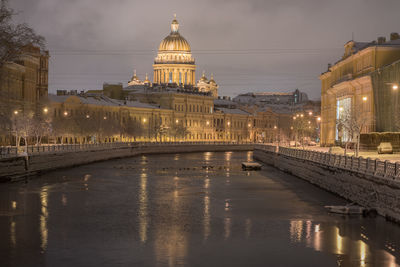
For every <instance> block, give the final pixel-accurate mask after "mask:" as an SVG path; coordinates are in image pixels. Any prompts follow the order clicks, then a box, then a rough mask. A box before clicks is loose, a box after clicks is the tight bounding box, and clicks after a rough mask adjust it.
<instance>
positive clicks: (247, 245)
mask: <svg viewBox="0 0 400 267" xmlns="http://www.w3.org/2000/svg"><path fill="white" fill-rule="evenodd" d="M251 159H252V152H225V153H224V152H214V153H211V152H207V153H185V154H169V155H168V154H162V155H148V156H139V157H133V158H125V159H118V160H111V161H106V162H99V163H95V164H90V165H85V166H80V167H75V168H70V169H62V170H58V171H53V172H50V173H46V174H43V175H41V176H38V177H34V178H33V179H30V180H29V181H28V182H26V183H13V184H0V233H1V238H0V266H324V267H325V266H388V267H394V266H398V264H399V258H400V226H399V225H396V224H393V223H391V222H387V221H386V220H385V219H384V218H382V217H377V218H364V217H361V216H352V217H348V216H341V215H334V214H329V213H327V212H326V210H325V209H324V205H332V204H345V203H346V201H345V200H343V199H341V198H339V197H337V196H335V195H333V194H330V193H328V192H326V191H324V190H322V189H320V188H317V187H315V186H313V185H311V184H309V183H307V182H305V181H303V180H300V179H298V178H296V177H293V176H291V175H288V174H286V173H283V172H281V171H279V170H277V169H275V168H273V167H269V166H263V170H262V171H242V169H241V164H240V163H241V162H242V161H247V160H251Z"/></svg>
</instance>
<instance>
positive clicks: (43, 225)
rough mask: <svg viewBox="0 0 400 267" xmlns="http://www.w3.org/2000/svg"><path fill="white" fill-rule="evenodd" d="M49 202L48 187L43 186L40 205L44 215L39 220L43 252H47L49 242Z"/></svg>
mask: <svg viewBox="0 0 400 267" xmlns="http://www.w3.org/2000/svg"><path fill="white" fill-rule="evenodd" d="M48 200H49V193H48V186H43V187H42V188H41V190H40V205H41V211H42V213H41V214H40V219H39V220H40V222H39V225H40V239H41V245H40V248H41V249H42V252H44V251H46V249H47V240H48V229H47V220H48V217H49V212H48V209H47V207H48Z"/></svg>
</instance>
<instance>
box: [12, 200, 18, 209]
mask: <svg viewBox="0 0 400 267" xmlns="http://www.w3.org/2000/svg"><path fill="white" fill-rule="evenodd" d="M11 208H12V209H13V210H16V209H17V201H11Z"/></svg>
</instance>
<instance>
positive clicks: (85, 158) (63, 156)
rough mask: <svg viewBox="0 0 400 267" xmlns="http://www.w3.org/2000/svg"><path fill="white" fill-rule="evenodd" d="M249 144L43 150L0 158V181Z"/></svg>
mask: <svg viewBox="0 0 400 267" xmlns="http://www.w3.org/2000/svg"><path fill="white" fill-rule="evenodd" d="M253 148H254V146H253V145H252V144H232V143H147V144H139V145H137V144H131V145H126V146H115V147H104V148H101V147H98V146H96V147H95V146H93V147H88V148H85V149H84V150H76V149H75V150H63V151H47V152H46V153H41V154H39V153H37V154H33V155H25V156H23V155H22V156H18V157H13V158H4V159H0V182H15V181H21V180H24V179H26V178H28V177H30V176H34V175H37V174H40V173H43V172H48V171H52V170H56V169H60V168H68V167H74V166H79V165H84V164H90V163H93V162H98V161H105V160H110V159H116V158H125V157H133V156H137V155H142V154H164V153H186V152H217V151H248V150H253Z"/></svg>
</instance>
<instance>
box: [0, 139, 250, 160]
mask: <svg viewBox="0 0 400 267" xmlns="http://www.w3.org/2000/svg"><path fill="white" fill-rule="evenodd" d="M246 144H253V143H251V142H218V141H215V142H214V141H212V142H112V143H94V144H54V145H39V146H26V147H25V146H20V147H18V148H17V147H11V146H9V147H0V158H12V157H18V156H24V155H37V154H44V153H54V152H72V151H89V150H90V151H93V150H104V149H116V148H124V147H125V148H129V147H131V148H136V147H143V146H153V147H156V146H176V145H246Z"/></svg>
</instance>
